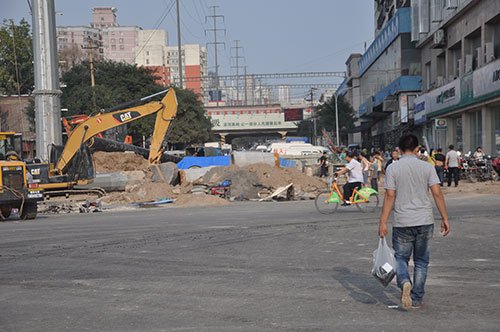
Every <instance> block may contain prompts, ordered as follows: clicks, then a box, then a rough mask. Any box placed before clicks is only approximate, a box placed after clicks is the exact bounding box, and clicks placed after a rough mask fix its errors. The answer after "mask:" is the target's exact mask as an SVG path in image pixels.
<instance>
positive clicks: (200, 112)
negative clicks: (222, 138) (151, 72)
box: [168, 89, 212, 145]
mask: <svg viewBox="0 0 500 332" xmlns="http://www.w3.org/2000/svg"><path fill="white" fill-rule="evenodd" d="M175 91H176V93H177V102H178V104H179V105H178V108H177V116H176V119H175V121H174V122H173V124H172V131H171V133H170V134H169V136H168V142H169V143H172V144H176V145H192V144H201V143H205V142H207V141H209V140H211V139H212V138H211V130H212V123H211V122H210V119H209V118H208V117H207V116H206V112H205V108H204V107H203V103H202V102H201V99H200V96H199V95H197V94H195V93H194V92H193V91H192V90H186V89H176V90H175Z"/></svg>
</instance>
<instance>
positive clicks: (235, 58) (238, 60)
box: [231, 40, 243, 102]
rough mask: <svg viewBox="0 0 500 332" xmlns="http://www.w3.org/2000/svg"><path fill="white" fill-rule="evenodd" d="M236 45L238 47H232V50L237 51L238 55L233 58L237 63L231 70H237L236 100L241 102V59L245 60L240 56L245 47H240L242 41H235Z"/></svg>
mask: <svg viewBox="0 0 500 332" xmlns="http://www.w3.org/2000/svg"><path fill="white" fill-rule="evenodd" d="M234 43H235V44H236V46H234V47H231V50H236V55H235V56H234V57H232V58H233V59H234V60H235V61H236V66H231V68H236V100H237V102H239V100H240V68H241V67H240V59H243V57H242V56H240V55H239V51H240V49H243V47H241V46H240V41H239V40H235V41H234Z"/></svg>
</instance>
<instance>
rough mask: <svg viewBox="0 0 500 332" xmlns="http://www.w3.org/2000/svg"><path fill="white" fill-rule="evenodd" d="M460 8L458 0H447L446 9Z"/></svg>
mask: <svg viewBox="0 0 500 332" xmlns="http://www.w3.org/2000/svg"><path fill="white" fill-rule="evenodd" d="M456 8H458V0H446V9H456Z"/></svg>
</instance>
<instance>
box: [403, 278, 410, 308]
mask: <svg viewBox="0 0 500 332" xmlns="http://www.w3.org/2000/svg"><path fill="white" fill-rule="evenodd" d="M411 305H412V301H411V283H410V282H409V281H407V282H405V283H404V284H403V292H402V294H401V307H402V308H403V310H409V309H410V308H411Z"/></svg>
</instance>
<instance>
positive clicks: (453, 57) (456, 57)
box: [448, 42, 463, 78]
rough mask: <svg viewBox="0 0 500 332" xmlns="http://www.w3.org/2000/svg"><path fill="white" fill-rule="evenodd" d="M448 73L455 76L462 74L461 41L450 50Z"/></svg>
mask: <svg viewBox="0 0 500 332" xmlns="http://www.w3.org/2000/svg"><path fill="white" fill-rule="evenodd" d="M448 52H449V53H448V55H449V57H448V59H449V60H448V73H450V74H449V75H450V76H453V77H454V78H456V77H459V76H460V75H461V74H462V68H463V64H462V43H461V42H459V43H457V44H455V45H453V46H452V47H451V48H450V49H449V50H448Z"/></svg>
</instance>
